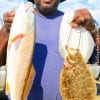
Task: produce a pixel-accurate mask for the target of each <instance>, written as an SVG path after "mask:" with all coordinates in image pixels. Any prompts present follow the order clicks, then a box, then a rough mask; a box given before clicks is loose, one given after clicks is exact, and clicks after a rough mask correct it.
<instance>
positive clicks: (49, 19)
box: [28, 11, 63, 100]
mask: <svg viewBox="0 0 100 100" xmlns="http://www.w3.org/2000/svg"><path fill="white" fill-rule="evenodd" d="M62 16H63V13H62V12H60V11H57V13H56V14H55V15H53V16H45V17H44V16H42V15H40V14H38V13H36V44H35V51H34V56H33V64H34V66H35V69H36V77H35V80H34V82H33V86H32V88H31V91H30V94H29V96H28V100H61V97H60V93H59V75H60V71H61V68H62V64H63V59H62V57H61V56H60V53H59V50H58V45H59V44H58V41H59V29H60V23H61V19H62Z"/></svg>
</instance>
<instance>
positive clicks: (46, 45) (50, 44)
mask: <svg viewBox="0 0 100 100" xmlns="http://www.w3.org/2000/svg"><path fill="white" fill-rule="evenodd" d="M34 2H35V4H36V12H35V14H36V44H35V50H34V55H33V64H34V66H35V69H36V77H35V80H34V82H33V86H32V88H31V91H30V93H29V96H28V100H61V96H60V93H59V75H60V71H61V68H62V64H63V59H62V57H61V56H60V54H59V51H58V39H59V28H60V23H61V20H62V17H63V12H61V11H59V10H57V7H58V4H59V2H60V1H59V0H34ZM14 15H15V12H14V11H11V12H6V13H5V14H4V24H5V28H6V29H7V31H9V30H10V27H11V23H12V21H13V18H14ZM91 20H92V16H91V14H90V13H89V11H88V10H87V9H80V10H77V11H76V12H75V17H74V19H73V21H72V23H71V25H72V27H78V26H80V25H83V26H84V27H86V28H87V26H88V24H87V22H88V21H89V22H91ZM90 24H91V23H89V25H90ZM87 29H88V28H87ZM93 29H94V27H91V28H89V29H88V30H93Z"/></svg>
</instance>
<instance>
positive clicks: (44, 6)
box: [35, 0, 59, 14]
mask: <svg viewBox="0 0 100 100" xmlns="http://www.w3.org/2000/svg"><path fill="white" fill-rule="evenodd" d="M35 3H36V6H37V9H38V10H39V11H40V12H42V13H48V14H49V13H52V12H54V11H55V10H56V9H57V6H58V4H59V0H35Z"/></svg>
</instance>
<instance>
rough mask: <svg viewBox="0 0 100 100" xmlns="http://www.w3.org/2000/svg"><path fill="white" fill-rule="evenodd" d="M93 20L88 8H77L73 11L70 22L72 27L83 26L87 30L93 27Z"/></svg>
mask: <svg viewBox="0 0 100 100" xmlns="http://www.w3.org/2000/svg"><path fill="white" fill-rule="evenodd" d="M94 24H95V20H94V19H93V17H92V15H91V13H90V12H89V10H88V9H85V8H84V9H78V10H76V11H75V16H74V18H73V21H72V22H71V25H72V27H79V26H80V25H81V26H83V27H85V28H86V29H87V30H88V31H91V30H92V29H93V28H94Z"/></svg>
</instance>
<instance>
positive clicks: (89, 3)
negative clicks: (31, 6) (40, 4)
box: [0, 0, 100, 24]
mask: <svg viewBox="0 0 100 100" xmlns="http://www.w3.org/2000/svg"><path fill="white" fill-rule="evenodd" d="M22 1H24V2H26V1H27V0H0V17H1V18H2V15H3V13H4V12H5V11H9V10H13V9H16V8H17V7H18V5H19V4H20V3H21V2H22ZM58 8H59V9H60V10H62V11H64V10H65V9H66V8H71V9H73V10H75V9H78V8H88V9H89V10H90V12H91V14H92V15H93V17H94V18H95V19H96V20H97V22H98V23H99V24H100V0H66V1H64V2H62V3H60V5H59V7H58Z"/></svg>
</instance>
